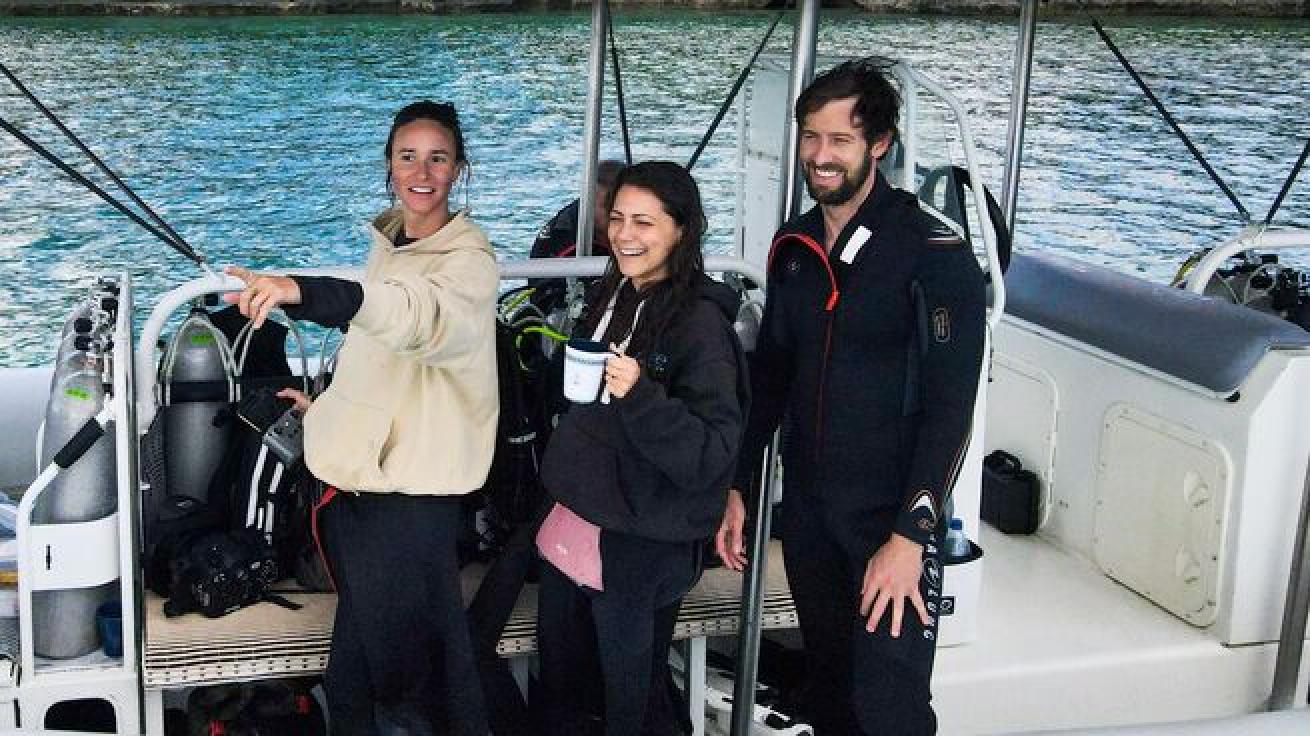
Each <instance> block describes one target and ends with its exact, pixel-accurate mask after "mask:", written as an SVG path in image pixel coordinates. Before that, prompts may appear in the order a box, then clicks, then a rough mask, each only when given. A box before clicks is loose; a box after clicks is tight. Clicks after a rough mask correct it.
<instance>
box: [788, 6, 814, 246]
mask: <svg viewBox="0 0 1310 736" xmlns="http://www.w3.org/2000/svg"><path fill="white" fill-rule="evenodd" d="M799 5H800V12H799V13H798V14H797V16H796V30H795V32H794V33H793V34H792V42H791V43H792V46H791V81H790V83H789V84H788V86H787V119H786V121H784V126H785V127H784V128H783V130H784V131H785V135H784V137H783V140H784V141H786V144H785V145H786V148H784V149H783V151H782V172H781V173H782V181H781V182H779V183H780V184H781V186H780V187H779V192H780V194H781V197H782V200H781V201H780V202H779V203H778V222H779V223H780V224H781V223H783V222H786V221H787V220H790V219H791V218H793V217H795V216H796V215H797V214H798V213H799V212H800V208H801V198H800V194H799V192H800V176H801V170H800V164H799V163H798V162H797V161H796V150H797V149H798V148H799V147H800V138H801V132H800V126H798V125H796V121H795V120H794V119H793V116H792V110H794V109H795V107H796V98H797V97H800V96H801V90H803V89H805V86H806V85H807V84H809V83H810V80H811V79H813V78H814V50H815V47H816V46H817V45H818V38H819V0H799Z"/></svg>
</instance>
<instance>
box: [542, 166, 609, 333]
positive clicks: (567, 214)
mask: <svg viewBox="0 0 1310 736" xmlns="http://www.w3.org/2000/svg"><path fill="white" fill-rule="evenodd" d="M623 167H624V164H623V162H622V161H615V160H613V159H606V160H603V161H600V162H599V163H597V164H596V202H595V204H594V205H593V208H592V216H593V218H594V227H593V229H592V236H591V254H592V255H593V256H607V255H609V254H610V240H609V221H610V217H609V198H610V190H611V189H612V188H613V187H614V180H615V179H617V178H618V175H619V172H620V171H623ZM578 207H579V203H578V200H576V199H575V200H573V201H572V202H570V203H568V204H567V205H565V206H564V208H563V209H561V210H560V211H559V212H556V213H555V216H554V217H552V218H550V221H549V222H547V223H546V224H545V225H543V226H542V228H541V230H540V231H538V232H537V239H536V240H535V241H533V243H532V251H531V252H530V253H529V254H528V255H529V256H530V257H531V258H568V257H571V256H573V255H575V254H576V253H577V251H578V246H577V239H578ZM530 283H531V284H532V285H533V286H535V287H536V288H537V292H536V294H534V295H533V298H532V302H533V303H534V304H536V305H537V306H538V307H540V308H541V310H542V311H544V312H550V311H551V310H553V309H555V308H556V307H558V306H560V305H562V304H563V303H564V279H533V280H532V281H531V282H530Z"/></svg>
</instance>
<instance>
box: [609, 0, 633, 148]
mask: <svg viewBox="0 0 1310 736" xmlns="http://www.w3.org/2000/svg"><path fill="white" fill-rule="evenodd" d="M605 3H606V5H608V4H609V0H605ZM605 21H606V25H607V26H608V31H609V36H610V61H611V62H612V63H613V64H614V91H615V93H616V95H617V97H618V100H619V128H620V129H621V130H622V131H623V158H624V160H625V161H627V164H628V165H629V166H631V165H632V141H631V140H630V139H629V138H628V108H627V105H625V104H624V103H623V73H622V72H621V71H620V70H619V45H618V44H617V43H615V42H614V14H613V13H611V12H608V9H607V12H606V13H605Z"/></svg>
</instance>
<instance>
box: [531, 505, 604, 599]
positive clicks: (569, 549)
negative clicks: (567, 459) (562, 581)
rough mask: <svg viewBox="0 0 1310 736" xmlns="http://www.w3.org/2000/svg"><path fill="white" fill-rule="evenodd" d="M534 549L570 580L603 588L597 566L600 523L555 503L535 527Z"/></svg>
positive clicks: (590, 586)
mask: <svg viewBox="0 0 1310 736" xmlns="http://www.w3.org/2000/svg"><path fill="white" fill-rule="evenodd" d="M537 552H539V553H540V554H541V556H542V558H543V559H545V560H546V561H547V562H549V563H550V564H552V565H554V566H555V568H556V569H558V570H559V571H560V572H562V573H564V574H565V575H567V576H568V577H569V579H570V580H572V581H573V582H575V583H577V584H578V585H585V586H587V587H588V588H591V589H592V590H604V589H605V585H604V583H603V582H602V581H601V568H600V527H598V526H596V525H595V524H593V523H591V522H590V521H587V520H586V519H584V518H582V517H581V516H578V515H577V514H575V513H573V511H572V510H570V509H569V507H568V506H565V505H564V504H562V503H557V504H555V506H554V507H553V508H551V510H550V513H549V514H547V515H546V520H545V521H543V522H541V529H540V530H538V531H537Z"/></svg>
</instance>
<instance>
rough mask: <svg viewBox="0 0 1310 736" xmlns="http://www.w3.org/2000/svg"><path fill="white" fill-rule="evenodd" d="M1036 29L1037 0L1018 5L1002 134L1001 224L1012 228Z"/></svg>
mask: <svg viewBox="0 0 1310 736" xmlns="http://www.w3.org/2000/svg"><path fill="white" fill-rule="evenodd" d="M1036 31H1037V0H1023V4H1022V5H1021V6H1020V7H1019V41H1018V43H1017V44H1016V45H1015V50H1014V87H1013V88H1012V89H1011V90H1010V129H1009V132H1008V133H1007V135H1006V137H1005V181H1004V182H1003V183H1002V185H1001V209H1002V211H1004V212H1005V224H1006V226H1007V227H1008V228H1009V229H1010V232H1011V233H1013V232H1014V219H1015V212H1016V211H1017V209H1018V201H1019V164H1020V161H1021V160H1022V159H1023V128H1024V118H1025V117H1026V116H1027V115H1028V87H1029V79H1030V77H1031V73H1032V68H1033V37H1034V36H1035V35H1036Z"/></svg>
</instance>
